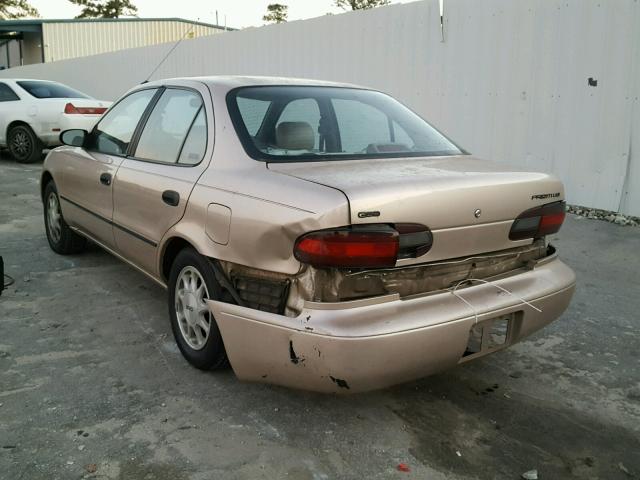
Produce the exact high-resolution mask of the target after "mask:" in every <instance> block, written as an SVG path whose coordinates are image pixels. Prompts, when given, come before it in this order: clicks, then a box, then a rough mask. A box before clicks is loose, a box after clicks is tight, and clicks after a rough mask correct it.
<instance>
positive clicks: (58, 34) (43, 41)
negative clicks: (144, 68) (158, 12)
mask: <svg viewBox="0 0 640 480" xmlns="http://www.w3.org/2000/svg"><path fill="white" fill-rule="evenodd" d="M226 30H231V29H228V28H226V27H221V26H219V25H212V24H208V23H202V22H194V21H191V20H184V19H181V18H115V19H68V20H43V19H33V20H5V21H0V69H2V68H3V67H4V68H11V67H17V66H20V65H30V64H34V63H47V62H53V61H56V60H65V59H69V58H77V57H85V56H88V55H96V54H99V53H106V52H112V51H116V50H122V49H125V48H134V47H145V46H149V45H155V44H158V43H165V42H175V41H178V40H179V39H181V38H183V37H185V38H196V37H202V36H206V35H215V34H218V33H223V32H225V31H226Z"/></svg>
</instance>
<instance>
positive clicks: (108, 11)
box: [69, 0, 138, 18]
mask: <svg viewBox="0 0 640 480" xmlns="http://www.w3.org/2000/svg"><path fill="white" fill-rule="evenodd" d="M69 1H70V2H71V3H73V4H75V5H79V6H81V7H82V11H81V12H80V15H78V16H77V17H76V18H120V17H123V16H135V15H136V14H137V13H138V8H137V7H136V6H135V5H134V4H133V3H131V0H69Z"/></svg>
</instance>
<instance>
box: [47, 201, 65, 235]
mask: <svg viewBox="0 0 640 480" xmlns="http://www.w3.org/2000/svg"><path fill="white" fill-rule="evenodd" d="M47 229H48V230H49V236H50V237H51V240H52V241H53V243H58V242H59V241H60V238H61V237H62V214H61V213H60V202H59V201H58V196H57V195H56V194H55V192H51V194H50V195H49V198H48V199H47Z"/></svg>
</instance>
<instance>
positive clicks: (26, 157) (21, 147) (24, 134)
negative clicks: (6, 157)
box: [7, 125, 43, 163]
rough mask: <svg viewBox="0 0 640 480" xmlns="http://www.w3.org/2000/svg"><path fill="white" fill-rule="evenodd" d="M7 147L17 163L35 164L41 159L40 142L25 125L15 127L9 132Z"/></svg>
mask: <svg viewBox="0 0 640 480" xmlns="http://www.w3.org/2000/svg"><path fill="white" fill-rule="evenodd" d="M7 147H8V148H9V153H11V156H12V157H13V158H14V160H15V161H16V162H18V163H35V162H37V161H38V160H40V159H41V158H42V148H43V147H42V142H41V141H40V139H39V138H38V137H37V136H36V134H35V133H33V130H31V128H29V127H28V126H26V125H16V126H15V127H12V128H11V130H9V133H8V134H7Z"/></svg>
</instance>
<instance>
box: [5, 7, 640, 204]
mask: <svg viewBox="0 0 640 480" xmlns="http://www.w3.org/2000/svg"><path fill="white" fill-rule="evenodd" d="M444 9H445V15H444V19H445V20H444V41H443V38H442V32H441V29H440V11H439V5H438V0H427V1H421V2H416V3H410V4H402V5H393V6H389V7H382V8H377V9H373V10H370V11H365V12H354V13H346V14H343V15H331V16H325V17H320V18H316V19H311V20H306V21H299V22H291V23H289V24H284V25H274V26H269V27H265V28H254V29H247V30H243V31H238V32H230V33H227V34H225V35H218V36H215V37H208V38H199V39H195V40H189V41H186V42H183V43H182V44H181V45H180V47H178V49H176V51H175V52H174V53H173V55H172V56H171V57H170V58H169V59H168V60H167V61H166V63H164V64H163V66H162V67H161V68H160V69H159V70H158V71H157V72H156V73H155V75H154V78H164V77H174V76H188V75H213V74H263V75H290V76H300V77H310V78H320V79H328V80H339V81H347V82H353V83H358V84H363V85H368V86H371V87H374V88H378V89H381V90H384V91H387V92H389V93H391V94H393V95H394V96H396V97H397V98H399V99H400V100H402V101H403V102H405V103H407V104H409V105H410V106H411V107H412V108H414V109H415V110H416V111H418V112H419V113H420V114H422V115H423V116H424V117H425V118H427V119H429V120H430V121H431V122H432V123H433V124H435V125H436V126H438V127H439V128H440V129H442V130H443V131H444V132H445V133H447V134H448V135H449V136H451V137H452V138H454V139H455V140H457V141H458V142H459V143H460V144H461V145H463V146H464V147H465V148H467V149H468V150H470V151H471V152H473V153H474V154H477V155H479V156H483V157H491V158H496V159H499V160H504V161H508V162H511V163H515V164H519V165H523V166H526V167H530V168H532V169H536V170H546V171H551V172H554V173H556V174H558V175H559V176H560V177H561V178H562V180H563V181H564V182H565V184H566V187H567V195H568V200H569V202H571V203H574V204H580V205H586V206H590V207H598V208H603V209H607V210H614V211H623V212H625V213H630V214H634V215H640V160H639V159H640V154H639V153H638V151H640V133H639V132H640V108H639V107H638V96H639V95H640V3H638V2H636V1H635V0H608V1H606V2H605V1H601V0H562V1H560V0H529V1H513V0H483V1H482V2H479V1H477V0H445V2H444ZM171 47H172V45H168V44H166V45H157V46H152V47H146V48H143V49H134V50H127V51H120V52H114V53H110V54H105V55H100V56H95V57H87V58H81V59H77V60H71V61H65V62H56V63H52V64H46V65H41V66H28V67H24V68H23V69H21V70H12V71H11V73H10V75H11V76H15V75H22V76H33V77H40V78H52V79H57V80H60V81H63V82H66V83H70V84H72V85H73V86H75V87H77V88H80V89H81V90H85V91H87V92H89V93H91V94H93V95H95V96H97V97H102V98H106V99H110V98H115V97H117V96H118V95H120V94H121V93H122V92H123V91H125V90H126V89H128V88H130V87H131V86H132V85H135V84H136V83H139V82H141V81H142V80H144V79H145V77H146V76H147V75H148V73H149V72H151V71H152V70H153V69H154V68H155V67H156V65H157V62H159V60H160V59H161V58H162V57H163V56H164V55H165V54H166V53H167V52H168V51H169V49H170V48H171ZM2 75H5V76H7V75H8V74H7V73H4V74H3V73H0V76H2ZM589 78H591V79H592V80H591V84H592V85H595V82H596V81H597V86H591V85H590V84H589Z"/></svg>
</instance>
